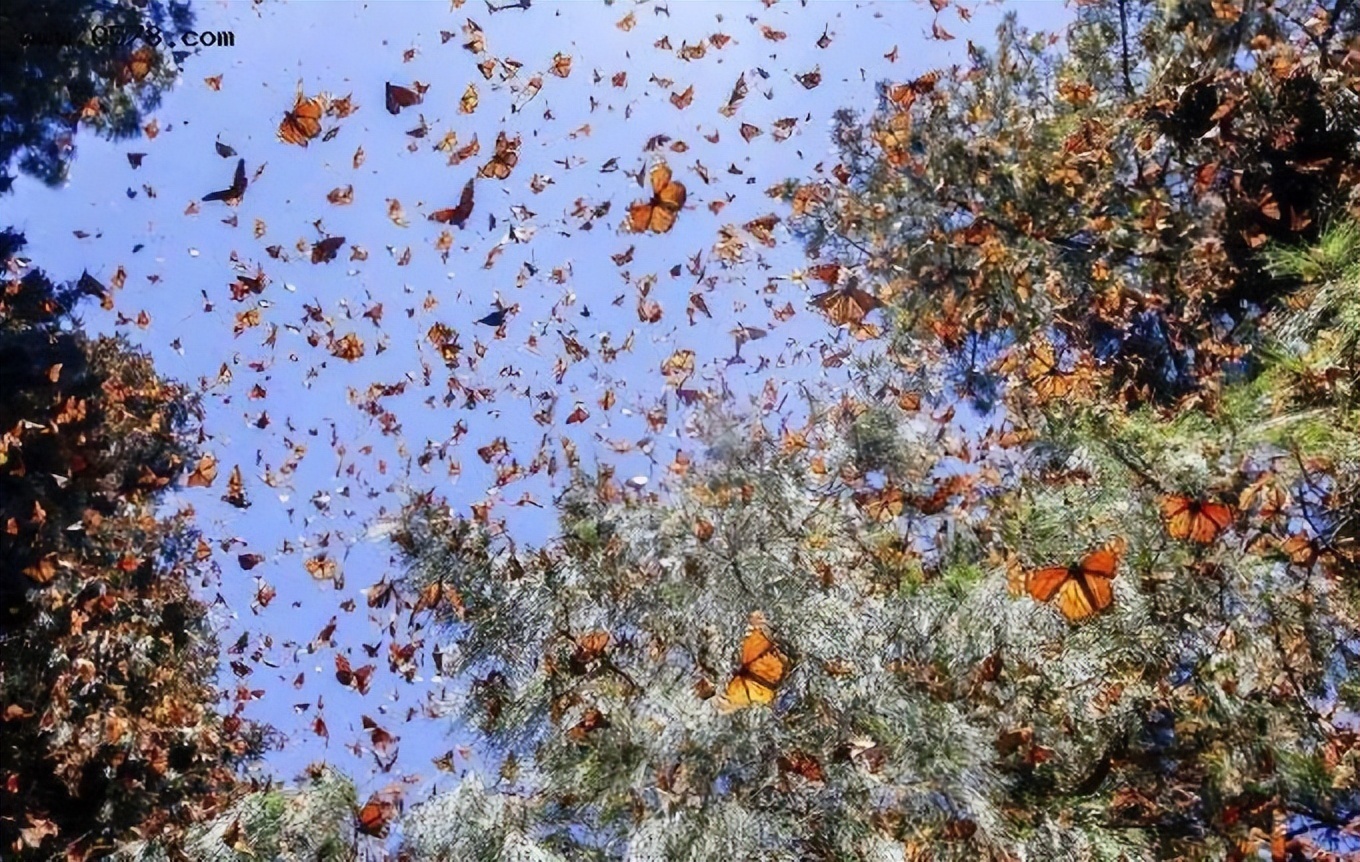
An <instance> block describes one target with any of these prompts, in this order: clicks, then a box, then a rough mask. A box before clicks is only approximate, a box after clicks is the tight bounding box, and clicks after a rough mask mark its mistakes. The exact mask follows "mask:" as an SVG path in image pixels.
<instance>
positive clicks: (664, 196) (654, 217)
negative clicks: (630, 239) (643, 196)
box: [628, 164, 686, 233]
mask: <svg viewBox="0 0 1360 862" xmlns="http://www.w3.org/2000/svg"><path fill="white" fill-rule="evenodd" d="M651 180H652V197H651V200H646V201H637V202H636V203H634V204H632V205H631V206H629V207H628V229H629V230H630V231H632V232H633V233H642V232H643V231H651V232H652V233H666V232H667V231H669V230H670V229H671V228H673V227H675V218H676V216H677V215H678V214H679V213H680V210H681V208H682V207H684V205H685V197H686V192H685V187H684V185H682V184H681V183H678V182H676V181H675V180H674V179H672V174H671V169H670V168H669V167H668V166H666V165H665V164H658V165H656V166H654V167H653V168H652V174H651Z"/></svg>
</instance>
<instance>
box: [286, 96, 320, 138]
mask: <svg viewBox="0 0 1360 862" xmlns="http://www.w3.org/2000/svg"><path fill="white" fill-rule="evenodd" d="M325 110H326V105H325V102H323V101H322V99H321V97H320V96H313V97H312V98H310V99H308V98H306V97H305V96H303V95H302V93H298V94H297V101H296V102H294V103H293V110H291V111H287V112H285V113H284V115H283V122H282V123H279V140H281V141H283V142H284V143H285V144H296V145H298V146H299V147H305V146H307V142H308V141H310V140H311V139H312V138H315V137H316V136H317V135H319V134H321V115H322V113H324V112H325Z"/></svg>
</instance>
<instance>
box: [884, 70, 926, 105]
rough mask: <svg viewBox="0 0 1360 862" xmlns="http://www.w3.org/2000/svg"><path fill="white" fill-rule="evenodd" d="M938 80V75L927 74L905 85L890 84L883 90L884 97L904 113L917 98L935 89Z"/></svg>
mask: <svg viewBox="0 0 1360 862" xmlns="http://www.w3.org/2000/svg"><path fill="white" fill-rule="evenodd" d="M939 80H940V73H939V72H938V71H937V72H928V73H927V74H925V75H922V76H921V77H919V78H917V79H916V80H914V81H908V82H907V83H905V84H891V85H889V86H888V87H886V88H885V90H884V95H885V96H886V97H887V99H888V101H889V102H891V103H892V104H893V105H894V106H895V107H896V108H897V110H899V111H905V110H907V109H908V108H910V107H911V106H912V104H913V103H914V102H915V101H916V97H917V96H924V95H925V94H926V93H929V92H931V91H932V90H934V89H935V84H936V82H938V81H939Z"/></svg>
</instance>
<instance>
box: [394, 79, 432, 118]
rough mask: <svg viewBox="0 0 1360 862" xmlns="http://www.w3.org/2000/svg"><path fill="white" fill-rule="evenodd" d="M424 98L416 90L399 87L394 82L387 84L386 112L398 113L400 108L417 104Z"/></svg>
mask: <svg viewBox="0 0 1360 862" xmlns="http://www.w3.org/2000/svg"><path fill="white" fill-rule="evenodd" d="M422 101H424V98H423V97H422V96H421V94H420V93H419V92H417V90H412V89H411V88H410V87H399V86H397V85H396V84H393V83H390V82H389V83H388V85H387V113H389V114H394V115H395V114H400V113H401V109H402V108H409V107H411V106H412V105H419V104H420V103H421V102H422Z"/></svg>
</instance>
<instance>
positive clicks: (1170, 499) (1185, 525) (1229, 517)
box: [1162, 494, 1233, 545]
mask: <svg viewBox="0 0 1360 862" xmlns="http://www.w3.org/2000/svg"><path fill="white" fill-rule="evenodd" d="M1162 517H1163V518H1164V519H1165V520H1166V531H1167V532H1168V533H1170V534H1171V538H1173V539H1190V540H1191V541H1193V542H1198V543H1199V544H1201V545H1209V544H1212V543H1213V541H1214V540H1215V539H1217V538H1218V534H1219V533H1222V532H1223V531H1224V530H1226V529H1227V528H1228V527H1229V526H1231V524H1232V522H1233V510H1232V507H1231V506H1228V505H1227V504H1225V503H1215V502H1212V501H1209V500H1196V499H1194V498H1193V497H1185V496H1182V495H1180V494H1171V495H1168V496H1166V497H1163V498H1162Z"/></svg>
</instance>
